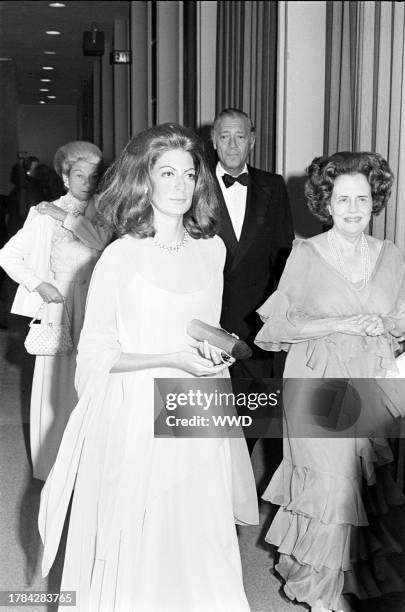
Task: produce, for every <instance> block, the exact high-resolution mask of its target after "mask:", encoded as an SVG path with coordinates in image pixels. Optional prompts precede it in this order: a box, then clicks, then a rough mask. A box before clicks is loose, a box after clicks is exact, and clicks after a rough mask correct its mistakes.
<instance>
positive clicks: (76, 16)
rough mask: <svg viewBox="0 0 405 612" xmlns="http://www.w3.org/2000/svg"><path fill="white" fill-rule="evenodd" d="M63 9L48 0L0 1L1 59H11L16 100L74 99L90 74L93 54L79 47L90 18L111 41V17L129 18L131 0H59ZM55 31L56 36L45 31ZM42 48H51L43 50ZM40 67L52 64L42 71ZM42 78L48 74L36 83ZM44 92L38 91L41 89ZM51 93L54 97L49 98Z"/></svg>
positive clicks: (67, 101)
mask: <svg viewBox="0 0 405 612" xmlns="http://www.w3.org/2000/svg"><path fill="white" fill-rule="evenodd" d="M61 2H62V3H63V4H65V5H66V6H65V7H64V8H51V7H50V6H49V5H50V2H40V1H34V2H24V1H15V2H0V58H11V59H12V60H14V62H15V66H16V74H17V88H18V96H19V103H20V104H39V103H40V100H44V101H46V103H47V104H75V103H76V102H77V100H78V98H79V96H80V94H81V92H82V89H83V85H84V83H85V81H86V80H87V79H88V78H89V76H90V75H91V74H92V66H93V62H94V58H93V57H91V56H90V57H89V56H84V55H83V51H82V43H83V32H84V31H89V30H91V25H92V23H93V22H95V23H96V25H97V28H98V29H99V30H102V31H104V32H105V39H106V40H107V41H112V32H113V22H114V19H120V18H125V17H129V10H130V2H118V1H115V0H114V1H113V2H102V1H98V0H97V1H91V2H83V1H74V2H69V1H66V0H61ZM46 30H58V31H60V32H61V35H60V36H50V35H47V34H45V31H46ZM44 51H55V52H56V54H55V55H46V54H45V53H44ZM42 66H53V67H54V70H53V71H45V70H43V69H42ZM41 78H50V79H52V82H51V83H41V81H40V79H41ZM41 87H42V88H46V89H49V90H50V91H49V92H40V91H39V89H40V88H41ZM48 95H54V96H55V99H52V100H51V99H48V98H47V96H48Z"/></svg>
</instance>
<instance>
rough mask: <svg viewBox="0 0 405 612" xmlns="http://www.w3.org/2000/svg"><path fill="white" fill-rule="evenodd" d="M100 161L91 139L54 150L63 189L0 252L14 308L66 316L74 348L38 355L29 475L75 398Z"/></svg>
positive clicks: (43, 462) (47, 317)
mask: <svg viewBox="0 0 405 612" xmlns="http://www.w3.org/2000/svg"><path fill="white" fill-rule="evenodd" d="M101 162H102V153H101V151H100V150H99V149H98V147H96V146H95V145H94V144H92V143H89V142H84V141H74V142H70V143H68V144H66V145H64V146H62V147H61V148H60V149H58V151H57V152H56V154H55V159H54V166H55V170H56V172H57V173H58V174H59V176H61V178H62V179H63V182H64V185H65V188H66V192H67V193H66V195H64V196H62V197H61V198H59V199H58V200H56V201H55V202H49V203H47V202H42V203H41V204H39V205H38V206H35V207H32V208H31V209H30V212H29V214H28V218H27V220H26V222H25V224H24V226H23V228H22V229H21V230H20V231H19V232H18V233H17V234H16V235H15V236H13V237H12V238H11V240H9V242H8V243H7V244H6V245H5V246H4V247H3V248H2V249H1V251H0V265H1V266H2V267H3V268H4V270H5V271H6V272H7V274H8V275H9V276H10V277H11V278H12V279H13V280H14V281H16V282H17V283H18V284H19V287H18V289H17V293H16V296H15V300H14V302H13V306H12V309H11V312H13V313H15V314H19V315H24V316H28V317H34V316H36V315H38V318H42V321H46V322H54V323H58V322H61V321H64V322H67V323H68V324H69V325H70V328H71V335H72V340H73V344H74V347H75V349H74V350H73V351H72V352H70V353H68V354H64V355H57V356H37V357H36V360H35V369H34V377H33V382H32V394H31V411H30V441H31V459H32V465H33V474H34V477H36V478H39V479H41V480H45V479H46V477H47V475H48V473H49V471H50V469H51V467H52V464H53V462H54V461H55V458H56V454H57V451H58V447H59V443H60V440H61V438H62V434H63V431H64V429H65V426H66V423H67V421H68V418H69V415H70V413H71V411H72V409H73V407H74V406H75V404H76V402H77V394H76V391H75V388H74V375H75V367H76V347H77V343H78V340H79V334H80V330H81V328H82V324H83V317H84V309H85V302H86V295H87V289H88V285H89V281H90V277H91V274H92V271H93V268H94V265H95V263H96V261H97V259H98V258H99V257H100V255H101V253H102V251H103V249H104V247H105V246H106V244H107V243H108V241H109V239H110V236H111V233H110V232H109V231H108V229H106V228H105V226H104V225H102V224H100V222H99V220H98V217H97V214H96V208H95V202H94V199H93V194H94V190H95V187H96V185H97V179H98V175H99V170H100V165H101ZM41 305H42V306H43V307H42V308H41ZM27 331H28V328H27Z"/></svg>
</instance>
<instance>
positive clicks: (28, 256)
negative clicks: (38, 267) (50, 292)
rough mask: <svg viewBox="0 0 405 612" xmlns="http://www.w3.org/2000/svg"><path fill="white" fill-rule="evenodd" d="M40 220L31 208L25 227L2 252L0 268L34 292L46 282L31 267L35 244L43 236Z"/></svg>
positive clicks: (0, 252) (0, 254)
mask: <svg viewBox="0 0 405 612" xmlns="http://www.w3.org/2000/svg"><path fill="white" fill-rule="evenodd" d="M40 219H41V217H40V216H39V215H38V213H37V212H36V210H35V209H34V208H31V209H30V212H29V214H28V217H27V220H26V221H25V223H24V225H23V227H22V228H21V229H20V230H19V231H18V232H17V233H16V234H15V235H14V236H12V238H10V240H9V241H8V242H7V244H5V245H4V247H3V248H2V249H1V250H0V266H1V267H2V268H4V270H5V271H6V272H7V274H8V275H9V277H10V278H12V279H13V280H14V281H15V282H16V283H18V284H19V285H22V286H23V287H25V288H26V289H27V290H28V291H34V289H36V288H37V287H38V285H40V284H41V283H42V282H44V281H45V279H44V278H40V277H39V276H37V274H36V271H35V270H34V268H33V267H32V265H31V262H32V249H33V246H34V242H35V240H38V237H40V235H41V232H40V227H39V223H40Z"/></svg>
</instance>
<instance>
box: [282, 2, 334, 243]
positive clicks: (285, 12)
mask: <svg viewBox="0 0 405 612" xmlns="http://www.w3.org/2000/svg"><path fill="white" fill-rule="evenodd" d="M325 27H326V2H324V1H321V2H307V1H306V2H301V1H288V2H280V5H279V28H280V38H279V57H278V62H279V66H278V68H279V70H278V72H279V87H278V134H277V172H279V173H280V174H283V176H284V178H285V179H286V181H287V188H288V192H289V195H290V199H291V205H292V209H293V216H294V224H295V228H296V233H297V235H299V236H309V235H313V234H316V233H318V232H320V231H321V225H320V223H319V222H318V221H317V220H316V219H315V218H313V217H312V216H311V215H310V214H309V213H308V212H307V209H306V205H305V200H304V192H303V187H304V182H305V168H306V167H307V166H308V165H309V164H310V162H311V161H312V159H313V158H314V157H315V156H317V155H322V154H323V136H324V104H325V43H326V41H325Z"/></svg>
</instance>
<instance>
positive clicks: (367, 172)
mask: <svg viewBox="0 0 405 612" xmlns="http://www.w3.org/2000/svg"><path fill="white" fill-rule="evenodd" d="M341 174H363V175H364V176H365V177H366V179H367V181H368V183H369V185H370V189H371V197H372V199H373V207H372V213H373V214H375V215H378V214H379V213H380V212H381V211H382V209H383V208H384V207H385V206H386V204H387V202H388V200H389V198H390V195H391V187H392V183H393V180H394V175H393V173H392V171H391V168H390V167H389V165H388V163H387V162H386V160H385V159H384V158H383V157H382V156H381V155H379V154H378V153H369V152H362V153H352V152H350V151H341V152H339V153H334V154H333V155H331V156H330V157H315V158H314V159H313V160H312V163H311V165H310V166H309V167H308V168H307V175H308V179H307V182H306V184H305V195H306V198H307V204H308V208H309V210H310V211H311V212H312V213H313V214H314V215H315V216H316V217H318V219H321V221H325V222H330V221H331V216H330V214H329V211H328V206H329V204H330V200H331V196H332V191H333V186H334V184H335V180H336V178H337V177H338V176H340V175H341Z"/></svg>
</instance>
